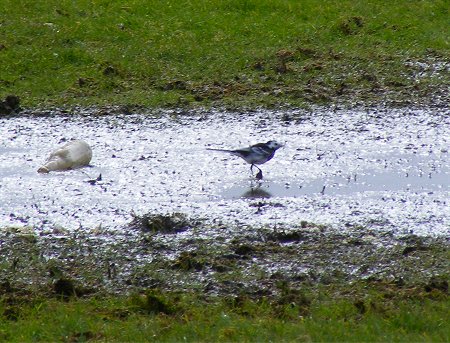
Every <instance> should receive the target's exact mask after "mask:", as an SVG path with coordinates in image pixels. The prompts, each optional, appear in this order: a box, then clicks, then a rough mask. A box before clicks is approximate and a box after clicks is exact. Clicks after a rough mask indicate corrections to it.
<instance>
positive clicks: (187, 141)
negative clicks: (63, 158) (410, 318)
mask: <svg viewBox="0 0 450 343" xmlns="http://www.w3.org/2000/svg"><path fill="white" fill-rule="evenodd" d="M0 124H1V126H0V134H1V137H0V159H1V164H0V176H1V184H0V205H1V211H0V227H1V226H9V225H30V226H33V227H35V228H36V230H39V229H41V228H43V227H52V226H62V227H64V228H68V229H70V228H75V227H80V226H81V227H86V228H92V227H96V226H99V225H101V226H102V227H107V228H111V229H112V228H114V229H119V230H120V228H121V227H123V225H124V224H126V223H127V222H129V221H130V218H131V213H132V212H134V213H138V214H139V213H141V214H142V213H147V212H154V213H170V212H184V213H187V214H188V215H190V216H194V217H195V216H198V217H202V218H206V219H210V220H217V219H219V220H220V221H223V222H230V223H231V222H232V223H234V224H236V223H238V224H239V223H240V225H261V224H274V223H280V222H282V223H287V224H289V223H298V222H299V221H301V220H306V221H312V222H314V223H317V224H328V225H334V226H336V227H342V226H345V225H348V224H349V223H350V224H352V225H353V224H355V225H356V224H366V223H373V222H382V223H384V224H383V227H382V228H381V227H380V229H385V230H393V231H395V232H399V233H402V232H411V231H414V232H415V233H418V234H447V233H448V230H449V225H450V220H449V210H448V208H449V206H448V200H447V199H449V195H450V186H449V181H448V180H449V175H450V167H449V165H450V164H449V159H450V158H449V153H448V149H449V142H450V125H449V124H450V119H449V116H448V113H435V111H429V112H427V111H422V110H417V111H401V110H378V111H373V112H370V111H359V112H358V111H333V112H330V111H326V110H316V111H314V112H306V111H292V112H288V113H280V112H264V111H261V112H252V113H239V114H237V113H221V112H213V113H200V114H196V113H193V114H192V115H190V116H184V117H181V116H180V117H176V116H174V115H173V113H167V112H166V113H165V112H158V113H153V114H151V115H149V114H147V115H138V114H135V115H123V116H104V117H92V116H82V115H80V116H72V117H69V116H63V115H57V116H46V117H34V116H23V117H15V118H3V119H0ZM74 138H77V139H83V140H85V141H87V142H88V143H89V144H90V145H91V147H92V149H93V159H92V161H91V166H90V167H88V168H83V169H78V170H72V171H66V172H52V173H50V174H47V175H40V174H38V173H37V172H36V171H37V169H38V167H39V166H40V165H42V163H43V162H44V161H45V159H46V157H47V156H48V154H49V153H50V152H51V151H52V150H53V149H55V148H56V147H58V146H60V145H62V144H63V142H64V141H66V140H70V139H74ZM271 139H276V140H278V141H281V142H286V146H285V147H284V148H282V149H280V150H278V151H277V153H276V155H275V157H274V158H273V159H272V160H271V161H269V162H267V163H266V164H264V165H262V166H261V168H262V169H263V173H264V179H263V180H262V182H256V181H255V180H254V179H251V175H250V168H249V165H248V164H246V163H245V162H244V161H243V160H241V159H240V158H238V157H235V156H231V155H228V154H226V153H220V152H213V151H207V150H206V148H208V147H209V148H223V149H234V148H240V147H246V146H249V145H250V144H254V143H257V142H265V141H267V140H271ZM100 174H101V175H102V180H101V181H99V182H96V183H94V184H91V183H89V182H86V181H88V180H90V179H95V178H96V177H97V176H98V175H100ZM255 203H256V205H257V207H258V211H255Z"/></svg>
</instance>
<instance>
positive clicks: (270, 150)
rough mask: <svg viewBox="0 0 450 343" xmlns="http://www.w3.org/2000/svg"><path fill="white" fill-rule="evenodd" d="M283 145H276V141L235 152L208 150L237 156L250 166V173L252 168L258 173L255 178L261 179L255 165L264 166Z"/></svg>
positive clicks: (260, 173)
mask: <svg viewBox="0 0 450 343" xmlns="http://www.w3.org/2000/svg"><path fill="white" fill-rule="evenodd" d="M282 146H283V144H281V143H278V142H276V141H268V142H267V143H258V144H255V145H252V146H249V147H248V148H242V149H236V150H227V149H212V148H208V150H213V151H222V152H227V153H230V154H232V155H236V156H239V157H241V158H243V159H244V160H245V162H247V163H249V164H250V171H251V172H252V173H253V167H255V168H256V169H258V170H259V171H258V173H257V174H256V178H257V179H259V180H261V179H262V170H261V169H260V168H259V167H258V166H257V164H264V163H266V162H267V161H269V160H271V159H272V157H273V156H274V155H275V151H277V150H278V149H279V148H281V147H282Z"/></svg>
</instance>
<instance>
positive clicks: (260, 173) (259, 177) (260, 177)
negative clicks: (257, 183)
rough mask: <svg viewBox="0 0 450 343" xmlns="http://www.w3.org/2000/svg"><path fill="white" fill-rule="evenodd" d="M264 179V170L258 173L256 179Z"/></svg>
mask: <svg viewBox="0 0 450 343" xmlns="http://www.w3.org/2000/svg"><path fill="white" fill-rule="evenodd" d="M262 178H263V174H262V170H261V169H260V170H259V171H258V173H256V179H257V180H262Z"/></svg>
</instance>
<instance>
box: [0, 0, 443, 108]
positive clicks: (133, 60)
mask: <svg viewBox="0 0 450 343" xmlns="http://www.w3.org/2000/svg"><path fill="white" fill-rule="evenodd" d="M0 12H1V13H2V17H1V19H0V61H1V66H2V68H1V74H0V97H1V98H3V97H5V96H6V95H8V94H15V95H18V96H19V97H20V98H21V99H22V104H23V105H24V106H61V105H73V104H81V105H95V104H100V105H104V104H107V105H115V104H119V105H120V104H121V105H144V106H187V105H194V106H195V105H200V106H205V105H206V106H207V105H211V104H212V105H217V104H219V105H230V106H237V107H239V106H248V105H252V106H255V105H264V106H270V105H277V104H294V105H295V104H302V103H305V102H327V101H334V100H336V99H338V98H345V97H347V98H349V99H354V100H367V101H370V100H371V99H373V98H377V97H379V96H380V94H388V93H394V95H399V94H400V91H404V92H406V94H408V97H410V96H411V92H412V91H415V92H416V93H418V94H419V95H421V96H422V97H426V94H427V93H429V92H433V91H436V89H439V88H440V87H442V85H443V84H444V83H445V82H446V81H448V77H447V79H445V78H444V79H443V78H442V75H434V74H433V75H431V74H432V73H430V75H429V76H426V77H423V78H421V79H420V80H419V81H418V80H415V79H414V77H413V76H414V73H415V72H416V67H414V66H411V65H409V66H407V65H405V61H418V60H424V59H426V60H427V61H428V60H430V59H431V62H433V61H436V60H437V61H448V56H449V54H448V35H447V32H448V30H447V27H448V2H447V1H445V0H442V1H431V0H429V1H427V0H424V1H409V0H402V1H396V2H391V1H371V2H366V1H356V2H355V1H326V2H324V1H317V0H304V1H289V0H270V1H269V0H239V1H238V0H230V1H217V0H213V1H76V2H75V1H67V0H63V1H54V0H50V1H21V0H19V1H17V0H14V1H12V0H3V1H1V2H0ZM438 74H439V73H438ZM412 87H415V88H412Z"/></svg>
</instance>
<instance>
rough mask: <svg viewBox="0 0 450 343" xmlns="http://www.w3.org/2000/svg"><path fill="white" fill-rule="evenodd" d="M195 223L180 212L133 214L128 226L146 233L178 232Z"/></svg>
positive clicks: (187, 228)
mask: <svg viewBox="0 0 450 343" xmlns="http://www.w3.org/2000/svg"><path fill="white" fill-rule="evenodd" d="M196 224H197V223H196V222H192V221H190V220H189V219H188V218H187V217H186V215H184V214H182V213H172V214H169V215H163V214H151V213H148V214H144V215H142V216H138V215H134V218H133V220H132V222H131V223H130V227H131V228H133V229H137V230H140V231H142V232H147V233H179V232H183V231H186V230H189V229H190V228H192V227H194V226H195V225H196Z"/></svg>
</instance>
